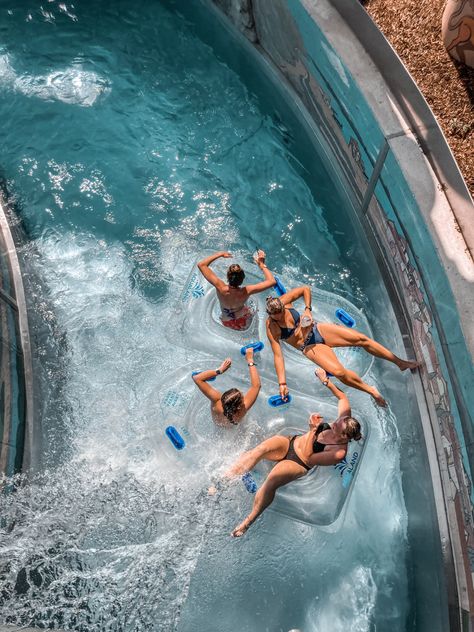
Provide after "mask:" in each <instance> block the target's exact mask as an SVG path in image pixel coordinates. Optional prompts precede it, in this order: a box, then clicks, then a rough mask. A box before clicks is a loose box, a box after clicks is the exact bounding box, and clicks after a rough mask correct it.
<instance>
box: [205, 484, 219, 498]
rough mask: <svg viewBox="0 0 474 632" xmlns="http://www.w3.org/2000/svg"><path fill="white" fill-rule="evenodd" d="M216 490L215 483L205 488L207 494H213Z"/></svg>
mask: <svg viewBox="0 0 474 632" xmlns="http://www.w3.org/2000/svg"><path fill="white" fill-rule="evenodd" d="M217 491H218V490H217V487H216V486H215V485H211V486H210V487H209V488H208V490H207V494H208V496H215V495H216V494H217Z"/></svg>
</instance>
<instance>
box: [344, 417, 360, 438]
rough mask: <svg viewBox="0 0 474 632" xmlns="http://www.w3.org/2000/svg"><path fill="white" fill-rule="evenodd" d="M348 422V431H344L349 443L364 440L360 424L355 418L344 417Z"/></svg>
mask: <svg viewBox="0 0 474 632" xmlns="http://www.w3.org/2000/svg"><path fill="white" fill-rule="evenodd" d="M344 421H345V422H346V429H345V430H344V434H345V436H346V437H347V438H348V439H349V441H352V440H354V441H360V440H361V439H362V434H361V428H360V423H359V422H358V421H357V419H354V417H344Z"/></svg>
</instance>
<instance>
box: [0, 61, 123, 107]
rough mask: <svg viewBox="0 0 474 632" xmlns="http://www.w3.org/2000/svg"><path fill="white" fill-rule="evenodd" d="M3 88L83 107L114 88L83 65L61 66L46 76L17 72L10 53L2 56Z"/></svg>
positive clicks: (0, 75) (0, 85)
mask: <svg viewBox="0 0 474 632" xmlns="http://www.w3.org/2000/svg"><path fill="white" fill-rule="evenodd" d="M1 88H3V90H14V91H16V92H19V93H21V94H24V95H25V96H27V97H36V98H38V99H43V100H45V101H62V102H63V103H70V104H71V105H79V106H81V107H91V106H92V105H94V103H95V102H96V101H97V99H98V98H99V97H100V96H101V95H103V94H107V93H108V92H110V90H111V87H110V83H109V82H108V81H107V80H106V79H104V78H102V77H100V76H99V75H98V74H97V73H95V72H93V71H90V70H83V69H82V68H81V67H80V66H71V67H69V68H64V69H58V70H55V71H53V72H50V73H48V74H45V75H28V74H23V75H18V74H17V73H16V72H15V70H14V68H13V66H12V63H11V61H10V56H9V55H8V54H7V53H4V54H1V55H0V89H1Z"/></svg>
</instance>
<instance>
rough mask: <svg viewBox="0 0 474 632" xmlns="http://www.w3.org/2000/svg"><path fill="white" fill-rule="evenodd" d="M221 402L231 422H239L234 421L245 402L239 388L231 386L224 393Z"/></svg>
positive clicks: (225, 414)
mask: <svg viewBox="0 0 474 632" xmlns="http://www.w3.org/2000/svg"><path fill="white" fill-rule="evenodd" d="M221 402H222V408H223V409H224V417H227V419H228V420H229V421H230V423H231V424H237V423H238V422H237V421H234V415H235V414H236V413H237V412H238V410H239V409H240V407H241V406H242V404H243V403H244V396H243V395H242V393H241V392H240V391H239V389H238V388H229V390H228V391H225V393H222V395H221Z"/></svg>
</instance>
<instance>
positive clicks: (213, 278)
mask: <svg viewBox="0 0 474 632" xmlns="http://www.w3.org/2000/svg"><path fill="white" fill-rule="evenodd" d="M221 257H224V258H225V259H228V258H229V257H232V255H231V254H230V252H227V251H225V250H220V251H219V252H215V253H214V254H213V255H209V257H206V258H205V259H202V260H201V261H199V263H198V264H197V267H198V268H199V271H200V272H201V274H202V275H203V277H204V278H205V279H206V280H207V281H209V283H210V284H211V285H213V286H214V287H215V288H216V289H217V290H220V289H221V288H223V287H224V286H225V285H226V284H225V283H224V281H223V280H222V279H219V277H218V276H217V274H216V273H215V272H213V271H212V270H211V268H210V267H209V266H210V265H211V263H212V262H213V261H215V260H216V259H220V258H221Z"/></svg>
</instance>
